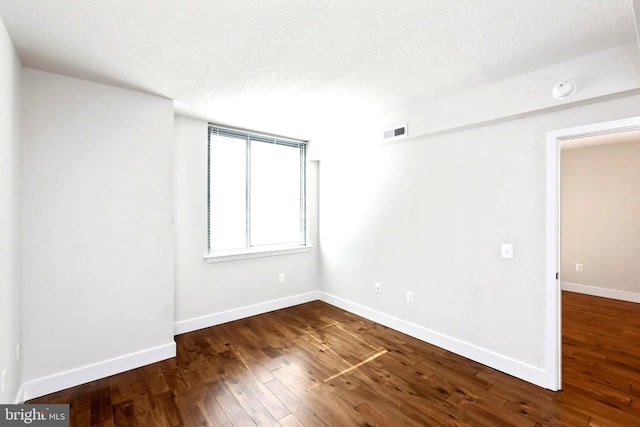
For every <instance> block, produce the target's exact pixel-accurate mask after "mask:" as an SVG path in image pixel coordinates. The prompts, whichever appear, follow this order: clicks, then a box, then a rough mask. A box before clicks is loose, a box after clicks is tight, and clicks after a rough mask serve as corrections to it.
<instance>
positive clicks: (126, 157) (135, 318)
mask: <svg viewBox="0 0 640 427" xmlns="http://www.w3.org/2000/svg"><path fill="white" fill-rule="evenodd" d="M22 77H23V78H22V94H23V98H22V100H23V102H22V107H23V108H22V139H23V163H22V166H23V186H22V191H23V297H24V313H23V314H24V324H23V337H24V340H23V341H24V355H25V358H24V380H25V398H27V399H28V398H30V397H34V396H36V395H41V394H46V393H48V392H51V391H54V390H58V389H62V388H66V387H68V386H71V385H74V384H78V383H82V382H86V381H89V380H91V379H95V378H98V377H101V376H105V375H110V374H112V373H114V372H119V371H122V370H126V369H130V368H132V367H135V366H139V365H142V364H146V363H150V362H153V361H156V360H159V359H162V358H166V357H170V356H172V355H173V354H175V343H174V342H173V297H174V295H173V273H174V237H173V226H172V213H173V198H172V193H173V191H172V188H173V182H172V174H173V163H172V154H173V104H172V101H171V100H169V99H164V98H159V97H155V96H150V95H144V94H141V93H137V92H132V91H128V90H123V89H118V88H114V87H110V86H105V85H101V84H96V83H91V82H87V81H83V80H78V79H73V78H69V77H63V76H60V75H56V74H50V73H46V72H42V71H37V70H32V69H27V68H25V69H23V76H22Z"/></svg>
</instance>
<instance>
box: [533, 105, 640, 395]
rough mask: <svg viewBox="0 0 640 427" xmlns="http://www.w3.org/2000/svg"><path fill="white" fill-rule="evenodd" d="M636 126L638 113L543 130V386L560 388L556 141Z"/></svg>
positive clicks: (560, 328) (558, 203)
mask: <svg viewBox="0 0 640 427" xmlns="http://www.w3.org/2000/svg"><path fill="white" fill-rule="evenodd" d="M638 129H640V116H639V117H629V118H626V119H620V120H612V121H608V122H601V123H593V124H589V125H583V126H575V127H571V128H566V129H558V130H554V131H550V132H547V143H546V152H547V167H546V190H547V195H546V268H545V273H546V278H545V294H546V296H545V298H546V306H547V309H546V318H545V321H546V326H545V370H546V371H547V373H548V376H549V377H548V378H547V384H548V385H547V386H545V387H547V388H549V389H551V390H560V389H561V388H562V314H561V307H562V303H561V302H562V294H561V286H560V282H559V280H558V279H556V277H555V274H556V273H557V272H559V271H560V265H561V260H560V141H561V140H563V139H570V138H579V137H585V136H594V135H601V134H606V133H615V132H622V131H626V130H638Z"/></svg>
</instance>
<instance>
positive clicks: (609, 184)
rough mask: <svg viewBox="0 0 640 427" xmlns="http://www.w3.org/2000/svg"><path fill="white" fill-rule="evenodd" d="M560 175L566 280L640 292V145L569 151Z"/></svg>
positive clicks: (605, 146)
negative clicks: (581, 269)
mask: <svg viewBox="0 0 640 427" xmlns="http://www.w3.org/2000/svg"><path fill="white" fill-rule="evenodd" d="M561 170H562V187H561V188H562V281H563V282H569V283H574V284H580V285H586V286H595V287H599V288H607V289H613V290H618V291H626V292H634V293H640V262H638V254H640V141H634V142H625V143H617V144H606V145H597V146H591V147H584V148H576V149H570V150H564V151H563V152H562V168H561ZM576 264H582V265H583V271H581V272H580V271H576Z"/></svg>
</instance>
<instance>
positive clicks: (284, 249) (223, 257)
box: [204, 245, 312, 264]
mask: <svg viewBox="0 0 640 427" xmlns="http://www.w3.org/2000/svg"><path fill="white" fill-rule="evenodd" d="M311 247H312V246H311V245H305V246H300V245H295V246H271V247H262V248H252V249H240V250H237V251H221V252H212V253H210V254H208V255H206V256H205V257H204V259H205V260H206V261H207V263H209V264H211V263H215V262H225V261H237V260H241V259H251V258H262V257H268V256H277V255H288V254H299V253H304V252H309V251H310V250H311Z"/></svg>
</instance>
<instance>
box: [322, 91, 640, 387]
mask: <svg viewBox="0 0 640 427" xmlns="http://www.w3.org/2000/svg"><path fill="white" fill-rule="evenodd" d="M499 95H500V94H496V96H499ZM638 114H640V96H638V95H635V96H631V95H629V96H624V97H623V96H620V97H618V98H615V99H609V100H600V102H590V103H583V104H582V105H579V106H576V107H575V108H566V109H562V110H557V111H550V112H547V113H544V114H536V115H530V116H527V117H523V118H518V119H511V120H504V121H501V122H498V123H495V124H489V125H486V126H481V127H475V128H471V129H465V130H459V131H452V132H449V133H446V134H444V135H440V136H433V137H421V138H414V139H409V140H405V142H402V143H396V144H391V145H386V146H376V145H375V143H376V141H361V142H360V144H359V146H358V149H357V150H350V151H347V150H345V151H343V152H342V153H338V155H335V156H332V157H325V158H323V161H322V173H321V182H320V189H321V195H320V217H321V218H322V222H321V229H320V237H321V242H322V254H321V269H322V278H323V280H322V283H321V287H322V290H323V291H324V292H325V293H326V295H327V297H326V299H328V300H330V301H334V302H335V303H337V304H340V305H342V306H343V307H345V308H351V309H355V310H357V311H359V312H360V313H363V314H365V315H368V316H369V317H371V318H374V319H376V320H379V321H381V322H383V323H386V324H393V325H396V326H397V327H399V328H400V329H404V330H405V331H408V332H410V333H413V334H414V335H417V336H420V337H422V338H424V339H426V340H428V341H431V342H435V343H436V344H438V345H441V346H443V347H445V348H449V349H453V350H454V351H457V352H459V353H461V354H463V355H466V356H468V357H471V358H474V359H476V360H479V361H481V362H483V363H486V364H489V365H491V366H493V367H495V368H498V369H500V370H504V371H506V372H508V373H511V374H513V375H515V376H519V377H521V378H524V379H527V380H529V381H533V382H536V383H538V384H543V382H544V381H543V380H542V378H543V377H544V373H545V369H546V368H547V367H545V357H544V355H545V342H546V341H545V336H544V333H545V322H547V321H555V319H545V247H546V246H545V245H546V242H545V200H546V199H545V197H546V195H545V170H546V159H545V141H546V132H547V131H550V130H554V129H558V128H565V127H571V126H576V125H581V124H587V123H593V122H599V121H606V120H613V119H618V118H624V117H628V116H634V115H638ZM421 120H424V121H428V120H430V117H429V116H422V117H421ZM412 125H413V124H412V123H409V129H411V128H412ZM501 243H511V244H513V245H514V252H515V257H514V259H512V260H508V259H503V258H501V257H500V244H501ZM375 281H379V282H381V283H382V287H383V292H382V293H381V294H375V293H374V291H373V284H374V282H375ZM407 290H410V291H413V292H414V293H415V303H414V304H408V303H406V302H405V292H406V291H407Z"/></svg>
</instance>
